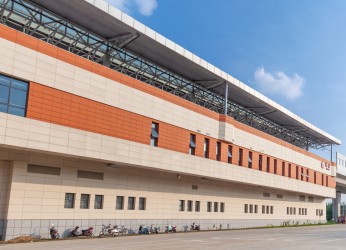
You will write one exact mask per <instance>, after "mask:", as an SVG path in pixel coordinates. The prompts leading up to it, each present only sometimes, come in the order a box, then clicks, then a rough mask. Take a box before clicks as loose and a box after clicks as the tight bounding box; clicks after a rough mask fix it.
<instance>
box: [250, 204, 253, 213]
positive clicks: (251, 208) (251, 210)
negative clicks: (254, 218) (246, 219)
mask: <svg viewBox="0 0 346 250" xmlns="http://www.w3.org/2000/svg"><path fill="white" fill-rule="evenodd" d="M252 213H253V205H252V204H250V214H252Z"/></svg>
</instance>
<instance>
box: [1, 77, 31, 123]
mask: <svg viewBox="0 0 346 250" xmlns="http://www.w3.org/2000/svg"><path fill="white" fill-rule="evenodd" d="M27 95H28V83H26V82H22V81H19V80H16V79H13V78H10V77H6V76H3V75H0V112H4V113H9V114H12V115H18V116H25V110H26V101H27Z"/></svg>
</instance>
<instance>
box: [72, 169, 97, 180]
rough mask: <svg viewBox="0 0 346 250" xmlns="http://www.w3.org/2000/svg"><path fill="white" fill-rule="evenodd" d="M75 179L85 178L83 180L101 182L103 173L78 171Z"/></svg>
mask: <svg viewBox="0 0 346 250" xmlns="http://www.w3.org/2000/svg"><path fill="white" fill-rule="evenodd" d="M77 178H85V179H93V180H103V173H101V172H91V171H84V170H78V171H77Z"/></svg>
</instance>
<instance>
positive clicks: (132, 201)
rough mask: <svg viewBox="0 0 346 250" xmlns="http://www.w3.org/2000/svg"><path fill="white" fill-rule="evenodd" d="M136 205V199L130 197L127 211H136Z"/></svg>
mask: <svg viewBox="0 0 346 250" xmlns="http://www.w3.org/2000/svg"><path fill="white" fill-rule="evenodd" d="M135 203H136V198H135V197H128V199H127V210H135Z"/></svg>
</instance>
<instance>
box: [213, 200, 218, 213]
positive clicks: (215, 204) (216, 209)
mask: <svg viewBox="0 0 346 250" xmlns="http://www.w3.org/2000/svg"><path fill="white" fill-rule="evenodd" d="M214 212H219V203H218V202H214Z"/></svg>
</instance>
